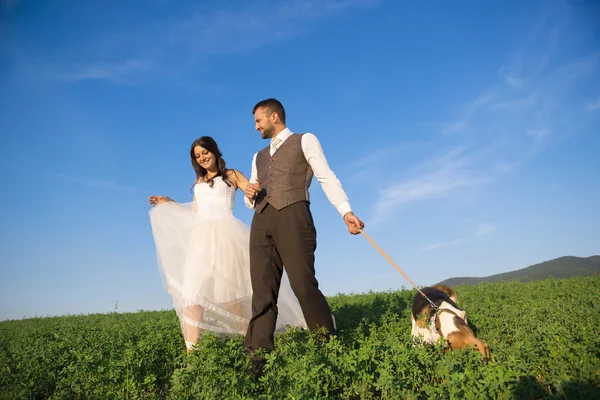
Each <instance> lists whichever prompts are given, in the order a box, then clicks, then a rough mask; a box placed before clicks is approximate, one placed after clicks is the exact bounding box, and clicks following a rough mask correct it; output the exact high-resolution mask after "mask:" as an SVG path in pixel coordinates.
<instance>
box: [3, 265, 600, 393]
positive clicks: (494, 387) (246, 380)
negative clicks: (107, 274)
mask: <svg viewBox="0 0 600 400" xmlns="http://www.w3.org/2000/svg"><path fill="white" fill-rule="evenodd" d="M455 290H456V292H457V294H458V303H459V305H460V306H462V307H463V308H464V309H466V310H467V315H468V317H469V323H470V325H471V326H472V327H473V329H474V331H475V332H476V335H477V336H478V337H480V338H482V339H483V340H485V341H486V342H487V343H488V344H489V346H490V350H491V353H492V358H491V360H490V361H489V363H487V364H485V363H483V362H482V361H481V357H480V355H479V353H477V352H476V351H472V350H468V351H457V352H448V353H446V352H445V351H444V349H443V347H442V345H438V346H436V347H422V346H417V347H413V343H412V338H411V336H410V304H411V301H412V296H413V293H414V290H413V291H409V290H400V291H390V292H382V293H368V294H359V295H338V296H334V297H331V298H329V302H330V304H331V307H332V310H333V312H334V314H335V316H336V321H337V325H338V333H337V336H336V337H335V338H334V339H332V340H331V341H329V342H327V343H326V344H322V345H319V344H317V343H316V342H315V340H314V338H313V335H311V334H309V333H307V332H302V331H297V330H290V331H289V332H287V333H285V334H283V335H280V336H278V337H277V339H276V349H275V351H274V352H272V353H271V354H269V355H267V356H266V358H267V365H266V368H265V374H264V375H263V376H262V377H261V378H260V379H258V380H257V379H255V378H254V377H253V376H252V375H250V374H248V373H247V370H248V367H249V359H248V356H247V355H246V354H245V353H244V352H243V349H242V342H243V338H242V337H241V336H237V337H233V338H230V339H219V338H218V337H216V336H213V335H206V336H204V337H203V339H202V340H201V343H200V346H201V350H199V351H197V352H194V353H193V354H192V355H191V356H189V357H186V356H185V345H184V342H183V339H182V338H181V334H180V331H179V324H178V321H177V317H176V315H175V313H174V312H173V311H157V312H138V313H129V314H116V313H110V314H104V315H89V316H68V317H54V318H38V319H27V320H21V321H6V322H2V323H0V398H1V399H84V398H98V399H117V398H118V399H154V398H156V399H161V398H172V399H182V398H198V399H319V398H333V399H400V398H407V399H429V398H443V399H447V398H449V399H465V398H491V399H515V398H516V399H521V398H522V399H532V398H536V399H538V398H568V399H575V398H582V399H592V398H600V305H599V304H598V301H599V299H600V277H598V276H593V277H586V278H570V279H564V280H557V279H548V280H543V281H536V282H529V283H519V282H510V283H489V284H479V285H476V286H467V285H465V286H458V287H456V288H455ZM188 363H189V366H187V364H188Z"/></svg>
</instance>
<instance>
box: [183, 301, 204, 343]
mask: <svg viewBox="0 0 600 400" xmlns="http://www.w3.org/2000/svg"><path fill="white" fill-rule="evenodd" d="M184 317H185V320H184V322H185V345H186V348H187V352H188V353H189V352H190V349H191V347H192V346H193V345H195V344H196V343H198V340H199V339H200V335H201V334H202V329H201V328H200V327H199V326H196V325H195V324H194V323H196V324H198V325H199V324H200V323H201V322H202V319H203V317H204V309H203V308H202V306H199V305H195V306H188V307H187V308H186V309H185V314H184Z"/></svg>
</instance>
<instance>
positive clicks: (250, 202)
mask: <svg viewBox="0 0 600 400" xmlns="http://www.w3.org/2000/svg"><path fill="white" fill-rule="evenodd" d="M256 154H257V153H254V157H252V169H251V171H250V179H249V180H248V183H257V182H258V174H257V172H256ZM254 202H255V201H254V200H250V199H249V198H248V197H246V196H244V203H246V206H247V207H248V208H249V209H251V210H254Z"/></svg>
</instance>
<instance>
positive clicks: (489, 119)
mask: <svg viewBox="0 0 600 400" xmlns="http://www.w3.org/2000/svg"><path fill="white" fill-rule="evenodd" d="M485 3H486V5H485V6H484V5H482V3H481V2H478V1H465V2H460V7H459V6H458V5H457V4H458V3H456V2H444V1H438V2H406V1H391V0H387V1H385V0H380V1H377V0H318V1H317V0H298V1H296V0H290V1H276V0H260V1H254V0H248V1H229V2H226V3H225V2H223V3H219V2H204V1H199V2H197V1H185V0H182V1H169V0H144V1H128V2H122V1H103V2H82V1H74V0H71V1H67V0H65V1H60V2H45V1H40V0H38V1H33V0H31V1H29V0H21V1H18V0H2V1H1V2H0V4H1V5H0V7H1V8H0V132H1V136H0V137H1V144H2V145H1V146H0V151H1V155H2V156H1V158H0V173H1V178H2V187H3V190H2V192H3V193H4V195H3V196H2V197H3V202H2V207H0V218H1V221H2V224H1V228H0V229H1V231H0V233H1V240H0V252H1V254H2V258H1V260H0V319H10V318H21V317H24V316H27V317H31V316H43V315H61V314H78V313H90V312H107V311H112V310H114V309H115V308H116V309H117V310H118V311H135V310H139V309H144V310H149V309H167V308H170V307H171V299H170V297H169V296H168V294H167V293H166V291H165V290H164V289H163V287H162V284H161V281H160V277H159V273H158V269H157V264H156V255H155V248H154V243H153V240H152V233H151V229H150V225H149V219H148V209H149V206H148V205H147V198H148V196H150V195H155V194H156V195H168V196H171V197H172V198H174V199H176V200H178V201H189V200H190V199H191V194H190V192H189V188H190V186H191V184H192V182H193V179H194V174H193V170H192V168H191V165H190V161H189V155H188V151H189V146H190V144H191V143H192V142H193V140H194V139H196V138H197V137H199V136H201V135H211V136H213V137H214V138H215V139H216V140H217V141H218V143H219V145H220V146H221V148H222V150H223V153H224V156H225V158H226V160H227V162H228V165H229V166H230V167H233V168H237V169H239V170H241V171H242V172H244V173H245V174H246V175H249V173H250V164H251V160H252V155H253V153H254V152H255V151H257V150H259V149H260V148H262V147H263V146H265V145H266V144H267V143H266V142H264V141H262V140H261V139H260V135H259V133H257V132H255V131H254V123H253V116H252V114H251V109H252V107H253V105H254V104H255V103H256V102H257V101H259V100H262V99H264V98H267V97H276V98H278V99H279V100H281V101H282V102H283V104H284V105H285V107H286V110H287V114H288V126H289V127H290V129H291V130H292V131H296V132H300V131H304V132H313V133H315V134H316V135H317V136H318V137H319V138H320V140H321V143H322V146H323V148H324V150H325V152H326V155H327V156H328V159H329V162H330V165H331V166H332V168H333V169H334V171H335V172H336V173H337V175H338V177H339V178H340V179H341V181H342V183H343V185H344V188H345V189H346V191H347V193H348V196H349V198H350V201H351V204H352V206H353V208H354V211H355V213H356V214H357V215H359V216H360V217H361V218H362V219H363V220H364V222H365V224H366V231H367V232H368V233H369V234H370V235H371V236H372V237H373V239H374V240H375V241H377V243H378V244H379V245H380V246H381V247H382V248H383V249H384V250H385V251H386V252H387V253H388V254H389V255H390V256H391V257H392V258H393V259H394V260H395V261H396V263H397V264H398V265H400V266H401V267H402V268H403V269H404V271H405V272H406V273H407V274H408V275H409V276H410V277H411V278H412V279H413V280H414V281H415V282H416V283H417V284H419V285H427V284H433V283H435V282H438V281H440V280H443V279H446V278H449V277H452V276H486V275H490V274H495V273H500V272H505V271H510V270H514V269H519V268H523V267H526V266H528V265H531V264H534V263H537V262H542V261H545V260H548V259H552V258H555V257H560V256H564V255H575V256H591V255H594V254H600V212H599V211H598V204H600V185H599V184H598V182H599V181H600V180H599V172H600V158H599V157H598V149H599V148H600V137H599V136H598V135H599V133H600V132H599V131H600V27H599V26H598V25H597V23H595V22H594V21H597V17H598V16H599V15H600V6H599V5H598V3H597V2H594V1H570V2H561V1H534V0H532V1H527V2H522V1H496V2H485ZM225 4H226V5H225ZM486 7H487V8H486ZM312 200H313V203H312V207H313V208H312V209H313V214H314V218H315V222H316V225H317V230H318V240H319V242H318V249H317V266H316V268H317V277H318V279H319V281H320V284H321V288H322V290H323V292H324V293H325V294H326V295H334V294H336V293H352V292H354V293H360V292H366V291H369V290H374V291H379V290H388V289H398V288H401V287H402V286H404V287H408V286H409V285H408V283H407V282H406V281H405V280H404V278H403V277H402V276H401V275H400V274H399V273H398V272H397V271H396V270H395V269H394V268H393V267H392V266H391V265H390V264H389V263H388V262H387V261H386V260H385V259H384V258H383V257H381V256H380V255H379V253H377V251H376V250H375V249H374V248H373V247H372V246H371V245H370V244H369V243H368V241H367V240H366V239H365V238H363V237H360V236H351V235H349V234H348V233H347V231H346V229H345V226H344V224H343V221H342V220H341V218H340V216H339V215H338V214H337V212H336V210H335V209H334V207H333V206H332V205H331V204H330V203H329V202H328V201H327V199H326V197H325V196H324V194H323V191H322V189H321V188H320V186H319V184H318V182H317V181H316V180H315V181H313V186H312ZM235 212H236V214H237V216H238V217H239V218H240V219H241V220H242V221H244V222H246V223H248V224H249V223H250V220H251V217H252V213H251V211H250V210H248V209H247V208H246V207H245V206H244V204H243V199H242V195H241V193H239V194H238V197H237V198H236V205H235Z"/></svg>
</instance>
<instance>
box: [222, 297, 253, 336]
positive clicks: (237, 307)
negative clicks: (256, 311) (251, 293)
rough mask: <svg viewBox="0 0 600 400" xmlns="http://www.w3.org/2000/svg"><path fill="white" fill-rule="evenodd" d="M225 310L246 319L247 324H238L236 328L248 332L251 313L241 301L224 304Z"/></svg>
mask: <svg viewBox="0 0 600 400" xmlns="http://www.w3.org/2000/svg"><path fill="white" fill-rule="evenodd" d="M223 308H225V310H227V311H229V312H230V313H232V314H233V315H235V316H236V317H241V318H244V319H245V320H246V321H245V322H241V321H240V322H236V324H235V328H236V329H237V330H240V331H246V329H247V328H248V321H249V320H250V317H251V311H250V310H247V307H244V304H243V303H242V302H241V301H239V300H234V301H230V302H228V303H224V304H223Z"/></svg>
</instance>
